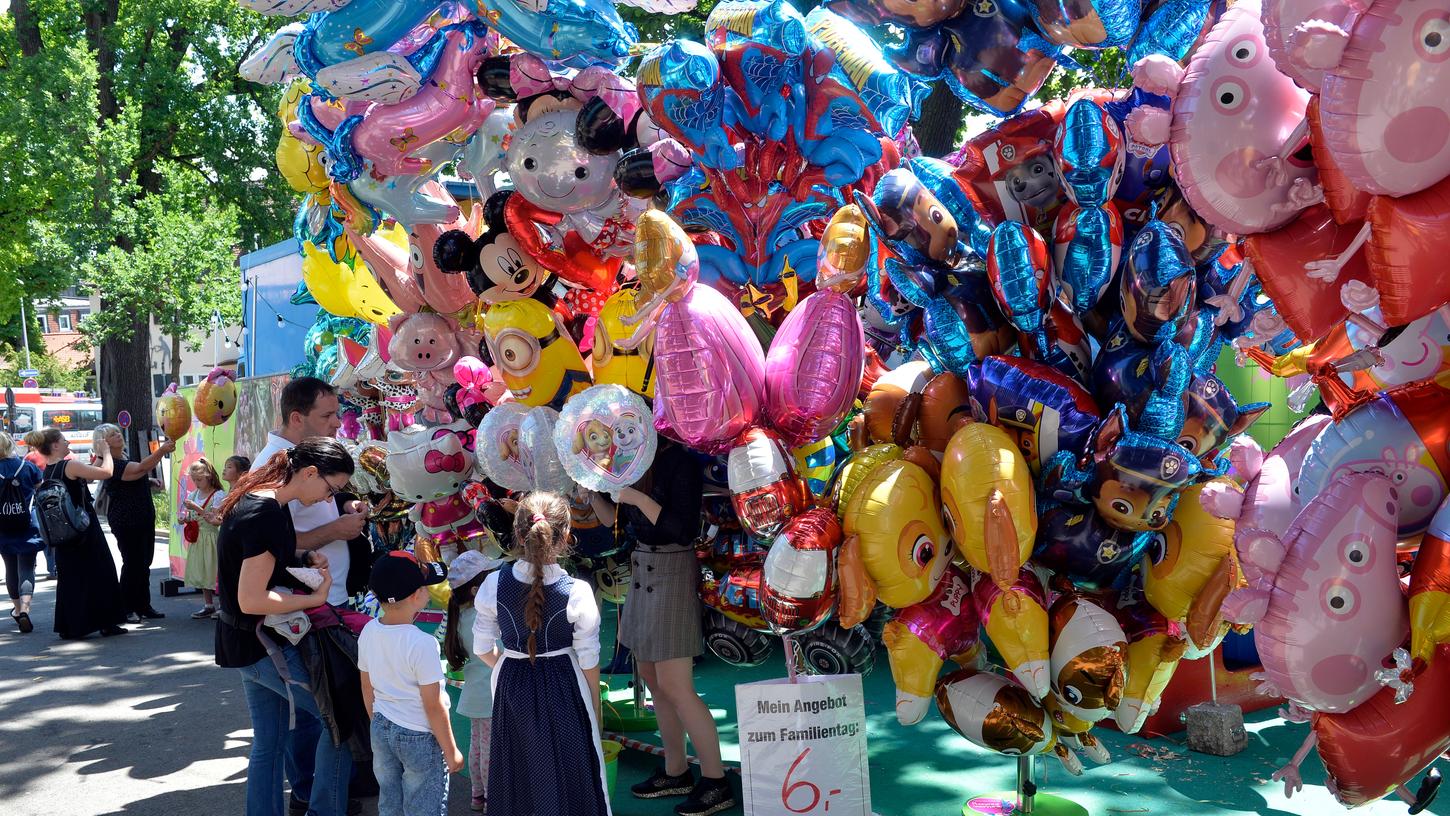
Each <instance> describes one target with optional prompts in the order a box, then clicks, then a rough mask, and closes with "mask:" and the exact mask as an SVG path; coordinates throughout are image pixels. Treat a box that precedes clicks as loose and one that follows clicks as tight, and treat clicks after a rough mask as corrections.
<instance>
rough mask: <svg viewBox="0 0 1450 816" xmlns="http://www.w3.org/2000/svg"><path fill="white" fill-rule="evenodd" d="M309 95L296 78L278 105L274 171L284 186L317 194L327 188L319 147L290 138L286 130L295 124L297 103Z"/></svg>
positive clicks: (307, 87)
mask: <svg viewBox="0 0 1450 816" xmlns="http://www.w3.org/2000/svg"><path fill="white" fill-rule="evenodd" d="M311 92H312V84H311V83H309V82H308V81H307V80H305V79H302V78H301V77H298V78H296V79H294V80H292V82H290V83H288V85H287V87H286V88H285V89H284V90H283V91H282V98H281V101H279V102H278V103H277V118H279V119H281V120H282V130H281V134H280V135H279V136H278V137H277V152H276V160H277V170H278V171H280V172H281V173H282V178H283V179H285V180H286V181H287V185H288V186H289V187H291V188H292V189H293V190H296V191H297V192H299V193H319V192H322V191H323V190H326V189H327V186H328V181H329V180H328V177H327V168H326V167H324V166H323V164H322V147H321V146H319V145H315V144H312V143H310V142H306V141H303V140H302V139H299V138H297V137H296V136H294V135H292V131H291V130H290V129H289V128H290V126H291V125H292V123H293V122H295V121H297V103H298V102H300V101H301V100H302V97H303V96H305V95H307V94H309V93H311Z"/></svg>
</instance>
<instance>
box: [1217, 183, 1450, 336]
mask: <svg viewBox="0 0 1450 816" xmlns="http://www.w3.org/2000/svg"><path fill="white" fill-rule="evenodd" d="M1359 228H1360V224H1359V223H1358V222H1354V223H1350V224H1344V225H1341V224H1337V223H1335V221H1334V216H1333V215H1332V214H1331V213H1330V212H1329V208H1328V207H1326V206H1324V205H1323V204H1315V205H1314V206H1313V207H1310V208H1309V209H1307V210H1305V211H1304V212H1303V213H1301V214H1300V216H1299V217H1298V219H1296V220H1295V221H1293V222H1292V223H1290V224H1288V225H1286V226H1284V227H1282V228H1280V229H1277V230H1274V231H1273V232H1261V233H1258V234H1256V235H1250V236H1248V238H1246V239H1244V248H1245V250H1246V252H1247V254H1248V256H1249V259H1250V260H1252V261H1253V263H1254V271H1255V272H1256V273H1258V276H1259V281H1260V283H1262V284H1263V286H1264V292H1266V293H1267V294H1268V295H1269V297H1271V298H1273V300H1274V306H1275V307H1276V308H1277V309H1278V310H1279V314H1280V315H1282V316H1283V318H1284V322H1285V323H1287V324H1289V328H1290V329H1293V331H1294V334H1296V335H1298V336H1299V338H1300V339H1301V340H1305V341H1309V340H1313V339H1315V338H1318V337H1320V336H1322V335H1323V334H1325V333H1326V332H1328V331H1329V330H1330V329H1332V328H1334V327H1335V326H1336V325H1338V324H1340V323H1343V322H1344V319H1345V318H1346V317H1348V316H1349V310H1348V309H1346V308H1345V307H1344V304H1342V303H1341V302H1340V300H1339V290H1340V288H1341V287H1343V286H1344V284H1345V283H1346V282H1347V281H1350V280H1358V281H1363V282H1366V283H1367V282H1369V279H1370V272H1369V267H1368V265H1366V264H1365V253H1363V252H1357V253H1355V254H1354V256H1353V257H1352V258H1350V260H1349V262H1348V263H1347V264H1346V265H1345V267H1344V269H1343V270H1341V271H1340V273H1339V277H1338V278H1337V279H1336V280H1335V281H1333V282H1325V281H1322V280H1316V279H1314V278H1311V277H1309V276H1308V275H1307V274H1306V273H1305V269H1304V265H1305V264H1307V263H1309V262H1310V261H1318V260H1323V259H1325V258H1329V257H1333V256H1335V255H1338V254H1339V253H1340V252H1343V251H1344V249H1345V248H1346V247H1348V246H1349V244H1350V242H1351V241H1353V240H1354V237H1355V234H1356V233H1358V232H1359ZM1442 302H1443V301H1442ZM1436 305H1439V304H1436Z"/></svg>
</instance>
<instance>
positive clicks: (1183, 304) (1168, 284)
mask: <svg viewBox="0 0 1450 816" xmlns="http://www.w3.org/2000/svg"><path fill="white" fill-rule="evenodd" d="M1120 289H1121V291H1122V309H1123V319H1124V320H1125V321H1126V323H1127V326H1128V331H1129V332H1131V333H1132V334H1133V336H1134V337H1136V338H1137V339H1138V340H1140V341H1142V342H1144V343H1149V344H1157V343H1164V342H1170V341H1174V340H1177V341H1179V342H1181V343H1182V344H1183V345H1185V346H1187V345H1189V344H1190V343H1191V342H1192V335H1193V332H1194V331H1195V330H1196V328H1197V327H1196V325H1194V324H1193V323H1192V322H1191V321H1192V320H1193V318H1194V317H1195V316H1196V315H1197V314H1198V274H1197V270H1195V269H1194V266H1193V259H1192V258H1191V257H1189V255H1188V249H1187V247H1185V246H1184V244H1183V238H1182V237H1180V236H1179V234H1178V232H1177V231H1176V230H1174V229H1173V228H1172V227H1170V226H1168V225H1167V224H1166V223H1164V222H1162V221H1159V220H1157V219H1154V220H1152V221H1149V222H1148V223H1147V224H1146V225H1144V227H1143V229H1142V230H1141V231H1140V232H1139V233H1138V236H1137V237H1136V238H1134V239H1133V243H1132V245H1131V246H1129V248H1128V253H1127V257H1126V258H1125V259H1124V262H1123V282H1122V286H1121V287H1120ZM1209 322H1210V323H1211V322H1212V321H1209Z"/></svg>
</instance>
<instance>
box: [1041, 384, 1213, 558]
mask: <svg viewBox="0 0 1450 816" xmlns="http://www.w3.org/2000/svg"><path fill="white" fill-rule="evenodd" d="M1089 458H1090V459H1091V463H1092V464H1091V467H1090V469H1089V471H1087V472H1084V471H1074V470H1073V467H1074V466H1072V465H1071V464H1070V463H1069V462H1067V461H1066V460H1067V459H1068V456H1067V455H1066V454H1062V455H1059V457H1058V459H1057V461H1056V462H1055V463H1054V466H1053V467H1052V468H1051V469H1050V470H1051V472H1050V473H1049V474H1048V475H1046V476H1044V481H1045V482H1047V483H1050V484H1052V485H1053V486H1054V487H1053V497H1054V498H1056V499H1058V500H1060V501H1074V500H1081V499H1085V500H1087V501H1090V502H1091V503H1092V504H1093V506H1095V507H1096V508H1097V510H1098V513H1099V514H1100V515H1101V516H1102V518H1103V520H1104V521H1106V522H1107V523H1108V524H1110V525H1112V526H1113V527H1116V528H1118V529H1120V530H1133V531H1138V532H1141V531H1144V530H1161V529H1163V527H1164V526H1165V525H1167V524H1168V519H1169V518H1170V517H1171V516H1172V514H1173V507H1174V505H1175V503H1176V502H1177V501H1178V494H1179V493H1180V492H1182V491H1183V490H1184V489H1185V488H1187V487H1188V486H1189V485H1192V484H1194V483H1195V482H1197V481H1200V480H1201V478H1202V476H1203V466H1202V465H1201V464H1200V463H1199V460H1198V458H1197V457H1195V456H1192V455H1190V454H1189V452H1188V451H1186V450H1184V449H1183V448H1182V446H1180V445H1179V444H1178V443H1177V442H1176V441H1174V440H1171V439H1164V438H1163V437H1161V436H1157V435H1154V434H1147V433H1141V432H1138V431H1134V430H1131V429H1130V428H1129V425H1128V417H1127V412H1126V411H1125V410H1124V409H1123V407H1122V406H1118V407H1117V408H1116V409H1114V410H1113V411H1111V412H1109V414H1108V416H1107V417H1105V418H1104V419H1103V421H1102V423H1101V424H1100V425H1099V426H1098V428H1097V432H1096V434H1095V435H1094V438H1093V442H1092V452H1091V455H1090V457H1089ZM1064 465H1066V466H1065V467H1064ZM1067 486H1071V487H1069V488H1068V489H1063V488H1064V487H1067ZM1044 492H1046V491H1045V490H1044Z"/></svg>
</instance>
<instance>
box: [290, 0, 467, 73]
mask: <svg viewBox="0 0 1450 816" xmlns="http://www.w3.org/2000/svg"><path fill="white" fill-rule="evenodd" d="M331 5H332V6H333V8H331V9H327V10H325V11H323V13H320V14H316V15H314V16H313V17H310V18H309V19H308V21H307V24H306V26H305V28H304V30H303V32H302V33H301V34H300V35H299V36H298V37H297V41H296V44H295V45H294V46H293V47H294V50H295V55H296V60H297V63H298V64H299V65H300V66H301V68H302V70H303V71H306V72H307V73H309V74H316V73H317V72H318V71H319V70H320V69H322V68H323V67H325V66H328V65H336V64H338V63H342V62H347V61H349V60H351V59H353V58H354V57H360V56H363V55H364V54H370V53H373V52H377V51H386V50H387V49H388V48H390V47H392V45H393V43H395V42H397V41H398V40H400V39H402V38H403V36H404V35H406V34H407V33H408V32H409V31H411V30H412V29H413V28H414V27H416V26H417V25H418V24H420V23H422V22H423V21H424V20H425V19H427V17H428V15H430V14H432V13H433V12H434V11H435V10H436V9H437V8H438V6H439V5H440V4H439V3H438V2H436V0H404V1H403V2H396V3H394V2H387V0H353V2H350V3H334V4H331ZM303 8H304V9H305V11H308V12H312V11H320V10H321V9H319V8H308V7H303ZM293 13H302V12H301V11H298V12H293Z"/></svg>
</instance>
